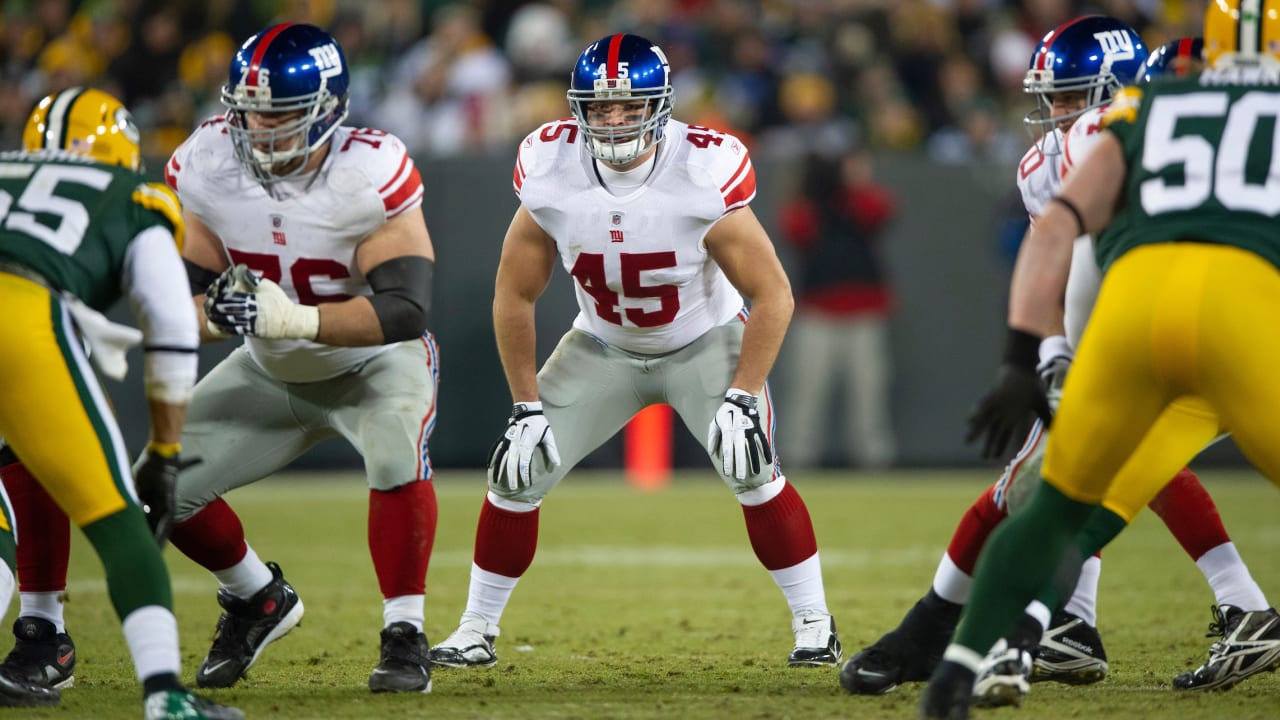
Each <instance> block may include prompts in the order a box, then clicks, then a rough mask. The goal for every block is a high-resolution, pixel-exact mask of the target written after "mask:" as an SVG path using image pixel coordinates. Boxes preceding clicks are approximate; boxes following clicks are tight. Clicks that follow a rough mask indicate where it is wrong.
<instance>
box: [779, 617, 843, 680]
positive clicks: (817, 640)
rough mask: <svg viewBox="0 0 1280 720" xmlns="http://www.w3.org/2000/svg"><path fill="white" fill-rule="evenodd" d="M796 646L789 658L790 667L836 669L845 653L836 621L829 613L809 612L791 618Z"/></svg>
mask: <svg viewBox="0 0 1280 720" xmlns="http://www.w3.org/2000/svg"><path fill="white" fill-rule="evenodd" d="M791 632H793V633H795V636H796V646H795V647H794V648H792V649H791V654H790V655H788V656H787V665H789V666H790V667H834V666H836V665H838V664H839V663H840V657H841V656H842V655H843V654H844V652H843V651H842V650H841V649H840V637H839V636H838V635H836V621H835V619H834V618H832V617H831V616H830V615H828V614H827V613H817V612H808V613H805V614H803V615H797V616H796V617H793V618H791Z"/></svg>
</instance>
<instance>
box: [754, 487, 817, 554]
mask: <svg viewBox="0 0 1280 720" xmlns="http://www.w3.org/2000/svg"><path fill="white" fill-rule="evenodd" d="M774 482H781V481H777V480H775V481H774ZM742 516H743V518H744V519H745V520H746V521H747V537H748V538H750V539H751V549H752V550H755V551H756V557H757V558H759V559H760V563H761V564H762V565H764V566H765V569H766V570H782V569H783V568H789V567H792V566H794V565H798V564H800V563H802V562H804V561H805V560H808V559H809V558H811V557H813V555H814V553H816V552H818V540H817V539H816V538H815V537H814V535H813V521H812V520H810V519H809V508H807V507H805V504H804V500H802V499H801V498H800V493H798V492H796V489H795V487H794V486H792V484H791V483H787V484H786V486H785V487H783V488H782V492H780V493H778V495H777V496H776V497H774V498H773V499H772V500H770V501H769V502H767V503H764V504H763V505H751V506H747V505H743V506H742Z"/></svg>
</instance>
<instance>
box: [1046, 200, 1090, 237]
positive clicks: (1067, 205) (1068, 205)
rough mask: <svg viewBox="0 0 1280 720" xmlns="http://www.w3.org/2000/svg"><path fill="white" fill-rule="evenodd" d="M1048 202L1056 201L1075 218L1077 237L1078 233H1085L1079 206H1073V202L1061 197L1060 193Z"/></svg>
mask: <svg viewBox="0 0 1280 720" xmlns="http://www.w3.org/2000/svg"><path fill="white" fill-rule="evenodd" d="M1049 202H1056V203H1058V204H1059V205H1061V206H1062V207H1064V208H1066V209H1067V210H1068V211H1070V213H1071V216H1072V217H1074V218H1075V219H1076V236H1077V237H1079V236H1080V235H1084V234H1086V231H1085V225H1084V215H1083V214H1082V213H1081V212H1080V208H1078V207H1076V206H1075V203H1073V202H1071V201H1070V200H1068V199H1066V198H1064V197H1062V196H1061V195H1055V196H1054V197H1053V199H1052V200H1050V201H1049Z"/></svg>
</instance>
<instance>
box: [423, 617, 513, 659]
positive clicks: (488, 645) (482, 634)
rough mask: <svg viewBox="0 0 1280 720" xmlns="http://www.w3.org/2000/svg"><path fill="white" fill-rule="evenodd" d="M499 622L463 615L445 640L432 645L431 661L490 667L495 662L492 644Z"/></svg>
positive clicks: (496, 654) (496, 657) (494, 651)
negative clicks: (493, 623) (494, 622)
mask: <svg viewBox="0 0 1280 720" xmlns="http://www.w3.org/2000/svg"><path fill="white" fill-rule="evenodd" d="M498 634H499V633H498V626H497V625H491V624H490V623H488V622H486V621H485V619H484V618H481V617H476V616H474V615H471V616H468V615H465V614H464V615H463V616H462V622H461V623H459V625H458V629H457V630H454V631H453V634H452V635H450V636H449V637H447V638H445V640H444V642H442V643H440V644H439V645H436V646H435V647H433V648H431V655H430V658H431V662H432V664H435V665H444V666H445V667H490V666H492V665H496V664H497V663H498V653H497V651H496V650H495V649H494V647H493V641H494V638H496V637H498Z"/></svg>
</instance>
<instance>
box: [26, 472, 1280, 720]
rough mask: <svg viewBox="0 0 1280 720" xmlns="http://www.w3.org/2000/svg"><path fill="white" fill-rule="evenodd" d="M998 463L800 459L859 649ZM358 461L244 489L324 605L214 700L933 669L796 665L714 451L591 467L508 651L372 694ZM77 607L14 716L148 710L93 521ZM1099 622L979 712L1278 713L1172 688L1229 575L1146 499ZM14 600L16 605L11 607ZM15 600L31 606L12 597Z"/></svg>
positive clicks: (524, 712) (455, 599) (480, 704)
mask: <svg viewBox="0 0 1280 720" xmlns="http://www.w3.org/2000/svg"><path fill="white" fill-rule="evenodd" d="M1203 475H1204V477H1205V481H1206V484H1207V485H1208V486H1209V489H1210V491H1211V492H1212V493H1213V495H1214V497H1215V498H1216V499H1217V501H1218V503H1219V506H1220V509H1221V511H1222V514H1223V517H1224V519H1225V521H1226V522H1227V525H1228V529H1229V530H1230V531H1231V532H1232V535H1233V537H1234V539H1235V541H1236V543H1237V545H1238V546H1239V547H1240V549H1241V551H1242V553H1243V554H1244V555H1245V558H1246V559H1247V560H1249V561H1250V562H1251V566H1252V570H1253V573H1254V577H1255V578H1256V579H1257V580H1258V582H1259V583H1260V584H1261V585H1262V586H1263V588H1264V589H1265V590H1267V591H1269V593H1270V596H1271V598H1272V600H1273V601H1274V600H1275V599H1276V598H1277V597H1280V512H1277V511H1280V493H1278V492H1277V491H1276V490H1275V488H1273V487H1271V486H1270V485H1269V484H1268V483H1266V482H1265V481H1263V480H1262V479H1260V478H1259V477H1257V476H1256V475H1254V474H1252V473H1243V472H1237V471H1225V470H1210V471H1206V472H1204V473H1203ZM991 478H992V473H991V472H990V471H963V472H899V473H892V474H878V475H871V474H863V475H854V474H830V475H820V476H819V475H814V476H806V477H795V478H793V481H794V482H795V483H796V486H797V487H798V488H799V490H800V492H801V494H802V495H803V496H804V498H805V500H806V501H807V503H808V505H809V509H810V512H811V514H812V516H813V519H814V524H815V526H816V528H817V533H818V542H819V547H820V549H821V552H822V559H823V564H824V569H825V573H824V574H825V578H826V586H827V597H828V601H829V603H830V605H831V608H832V611H833V612H834V614H835V616H836V619H837V622H838V626H839V629H840V633H841V638H842V640H843V641H844V644H845V651H846V656H848V655H850V654H852V653H853V652H856V651H857V650H858V649H859V648H860V647H862V646H864V645H866V644H868V643H870V642H872V641H874V640H875V639H876V638H877V637H879V635H880V634H881V633H883V632H884V631H886V630H888V629H889V628H891V627H892V626H894V625H895V624H896V623H897V622H898V620H899V619H900V617H901V615H902V613H903V612H905V610H906V609H907V608H908V607H909V606H910V604H911V603H913V602H914V601H915V600H916V599H917V598H918V597H919V596H920V595H921V594H922V593H923V592H924V591H925V590H926V589H927V588H928V585H929V582H930V580H931V579H932V577H933V571H934V567H935V565H936V563H937V560H938V558H939V556H940V554H941V552H942V550H943V548H944V547H945V544H946V542H947V540H948V538H949V537H950V534H951V531H952V529H953V528H954V527H955V523H956V521H957V520H958V519H959V516H960V514H961V513H962V512H963V511H964V509H965V508H966V507H968V504H969V503H970V502H971V501H972V500H973V498H974V497H976V495H977V494H978V493H979V492H980V491H981V490H982V489H983V488H984V486H985V485H986V484H987V483H989V482H990V481H991ZM482 492H483V480H482V475H481V474H480V473H479V472H452V473H442V474H441V476H440V477H439V478H438V479H437V493H438V495H439V500H440V526H439V532H438V534H437V538H436V546H435V548H436V549H435V554H434V557H433V559H432V563H431V570H430V573H429V574H428V578H427V583H428V595H427V614H426V620H427V628H426V629H427V634H428V637H430V638H431V640H432V641H433V642H434V641H438V640H439V639H441V638H443V637H444V635H446V634H447V633H449V632H450V631H452V629H453V627H454V625H455V623H456V621H457V618H458V615H459V613H460V612H461V610H462V607H463V604H464V603H465V600H466V592H467V577H468V570H469V568H470V563H471V544H472V540H473V538H474V533H475V520H476V516H477V513H478V511H479V507H480V500H481V494H482ZM366 496H367V491H366V490H365V489H364V487H363V483H362V480H361V479H360V478H359V477H358V476H357V475H355V474H344V475H334V476H318V475H302V476H289V477H281V478H273V479H271V480H268V481H265V482H262V483H259V484H257V485H256V486H253V487H250V488H246V489H244V490H240V491H237V492H235V493H233V494H232V495H230V496H229V500H230V501H231V503H232V505H233V507H235V508H236V509H237V510H238V511H239V513H240V515H241V517H242V518H243V520H244V524H245V527H246V530H247V532H248V535H249V539H250V542H251V543H252V544H253V545H254V547H255V548H256V549H257V551H258V552H259V554H260V555H261V556H262V557H263V558H264V559H271V560H276V561H278V562H279V563H280V564H281V566H282V567H283V568H284V570H285V573H286V575H287V577H288V578H289V580H290V581H291V582H292V583H293V585H294V587H296V588H297V590H298V592H299V594H300V595H301V596H302V598H303V601H304V602H305V604H306V608H307V611H306V618H305V620H304V621H303V624H302V625H301V626H300V627H299V628H298V629H297V630H295V631H294V632H293V633H292V634H291V635H289V636H288V637H287V638H285V639H283V640H282V641H280V642H279V643H277V644H275V645H273V646H271V647H270V648H269V649H268V650H267V651H266V652H265V653H264V654H263V656H262V658H261V659H260V660H259V662H258V664H257V665H255V667H254V668H253V670H252V671H251V672H250V677H249V678H248V679H246V680H244V681H242V682H241V683H240V684H239V685H238V686H237V687H236V688H234V689H231V690H226V691H221V692H219V693H217V695H216V696H215V697H216V698H217V699H219V700H222V701H225V702H228V703H232V704H235V705H237V706H239V707H241V708H242V709H243V710H245V711H246V713H247V714H248V716H249V717H250V718H418V717H424V718H425V717H432V718H448V719H449V720H460V719H462V718H521V719H543V718H545V719H550V718H557V719H560V718H591V719H595V718H619V719H629V718H681V719H686V718H688V719H697V718H733V719H735V720H736V719H738V718H744V719H755V720H765V719H769V720H781V719H783V718H794V719H796V720H818V719H820V718H914V717H915V706H916V701H917V699H918V696H919V691H920V688H921V686H919V685H912V686H906V687H903V688H900V689H898V690H897V691H895V692H893V693H892V694H890V695H887V696H884V697H870V698H868V697H853V696H849V695H847V694H845V693H844V691H843V690H841V689H840V687H839V685H838V683H837V681H836V671H835V670H829V669H821V670H813V669H789V668H787V667H786V665H785V658H786V654H787V652H788V651H789V650H790V648H791V644H792V637H791V632H790V617H789V614H788V613H787V610H786V605H785V603H784V602H783V599H782V596H781V593H780V592H779V591H778V590H777V588H776V587H775V586H774V585H773V583H772V581H771V580H770V579H769V576H768V575H767V573H765V572H764V570H763V569H761V568H760V566H759V565H758V564H757V562H756V560H755V557H754V555H753V554H752V553H751V550H750V548H749V546H748V543H747V539H746V533H745V530H744V528H743V524H742V513H741V512H740V511H739V509H738V507H737V504H736V503H735V502H734V501H733V499H732V498H731V497H730V496H729V494H728V492H727V491H726V490H725V489H724V487H723V486H722V485H721V484H720V483H719V482H718V481H717V480H714V479H713V478H712V476H711V474H710V473H709V472H707V473H691V474H686V475H681V476H678V477H677V478H676V480H675V482H674V483H673V485H672V486H671V487H670V488H669V489H667V490H665V491H663V492H660V493H656V494H639V493H636V492H633V491H631V490H629V489H628V488H627V487H626V486H625V485H624V484H623V483H622V481H621V480H620V476H619V475H618V474H615V473H595V474H592V473H588V472H581V473H576V474H574V475H572V476H570V479H569V481H568V482H566V483H564V484H563V485H562V486H561V487H559V488H558V489H557V490H556V492H555V493H553V494H552V496H551V498H550V499H549V501H548V502H547V503H546V505H545V507H544V509H543V512H542V520H541V523H542V533H541V537H540V540H539V548H538V555H537V558H536V559H535V561H534V564H533V567H532V569H531V570H530V571H529V573H528V574H527V575H526V576H525V578H524V579H523V581H522V582H521V584H520V586H519V587H518V588H517V590H516V593H515V596H514V598H513V600H512V603H511V606H510V607H509V609H508V611H507V613H506V615H505V616H504V617H503V622H502V627H503V635H502V637H501V638H500V639H499V641H498V653H499V657H500V660H499V664H498V666H497V667H495V668H490V669H483V670H470V671H462V670H449V669H438V670H437V671H436V672H435V674H434V684H435V688H434V691H433V692H432V694H430V695H426V696H423V695H414V696H385V695H379V696H375V695H373V694H371V693H369V692H368V690H367V689H366V686H365V682H366V679H367V678H368V674H369V671H370V670H371V669H372V667H373V665H374V664H375V663H376V662H377V656H378V630H379V629H380V628H381V602H380V600H381V598H380V595H379V593H378V587H377V582H376V580H375V578H374V575H373V570H372V567H371V563H370V562H369V558H368V550H367V548H366V544H365V508H366ZM75 542H76V545H75V549H74V557H73V559H72V567H71V587H70V603H69V604H68V606H67V621H68V628H69V630H70V631H71V633H72V634H73V637H74V638H75V640H76V644H77V648H78V651H79V653H80V659H79V665H78V667H77V669H76V687H75V688H73V689H70V690H68V691H66V692H65V693H64V698H63V703H62V705H61V706H60V707H58V708H53V709H47V710H42V711H32V710H26V709H24V710H21V711H12V710H11V711H5V710H4V709H0V718H4V717H22V718H28V717H32V718H103V719H108V718H136V717H138V716H139V715H140V713H141V707H140V699H139V690H138V688H137V685H136V684H135V682H134V679H133V673H132V667H131V665H130V664H129V660H128V655H127V653H126V652H125V648H124V643H123V639H122V637H121V635H120V632H119V626H118V624H117V622H116V619H115V617H114V616H113V614H112V613H111V611H110V605H109V603H108V601H107V597H106V591H105V585H104V584H103V582H102V573H101V569H100V566H99V565H98V564H97V559H96V557H95V556H94V555H93V554H92V552H91V551H90V550H89V548H88V546H87V545H86V544H85V543H83V542H82V538H80V537H79V536H77V537H76V539H75ZM168 557H169V561H170V567H171V569H172V574H173V583H174V590H175V601H176V612H177V616H178V622H179V628H180V631H181V634H182V647H183V663H184V677H185V678H186V679H187V680H188V681H191V678H192V676H193V674H194V671H195V667H196V666H197V664H198V663H199V662H200V660H201V659H202V658H203V656H204V653H205V651H206V650H207V649H208V641H209V638H210V637H211V634H212V631H213V626H214V622H215V621H216V619H217V616H218V609H217V606H216V604H215V603H214V591H215V589H216V586H215V583H214V581H213V579H212V578H211V577H210V576H209V575H208V574H207V573H205V572H204V571H203V570H201V569H200V568H199V567H198V566H196V565H194V564H193V563H191V562H190V561H188V560H186V559H185V558H184V557H182V556H181V555H180V554H178V553H177V552H176V551H173V550H170V551H169V556H168ZM1103 568H1104V570H1103V575H1102V582H1101V589H1100V620H1099V625H1100V629H1101V630H1102V633H1103V637H1104V640H1105V641H1106V644H1107V651H1108V655H1109V656H1110V660H1111V666H1112V673H1111V676H1110V677H1108V678H1107V680H1106V681H1105V682H1103V683H1101V684H1099V685H1095V686H1092V687H1086V688H1067V687H1063V686H1054V685H1044V684H1039V685H1035V686H1033V689H1032V695H1031V697H1030V698H1029V699H1028V702H1027V703H1025V704H1024V705H1023V707H1022V708H1020V709H1016V710H1013V709H1004V710H996V711H982V710H975V711H974V717H979V718H982V717H987V718H994V719H996V720H1001V719H1009V720H1013V719H1015V718H1023V719H1027V718H1069V717H1087V718H1090V719H1091V720H1102V719H1104V718H1231V719H1232V720H1244V719H1246V718H1259V719H1261V718H1277V717H1280V675H1276V674H1272V675H1264V676H1261V677H1256V678H1253V679H1251V680H1249V681H1247V682H1246V683H1244V684H1243V685H1241V686H1239V687H1237V688H1236V689H1234V690H1232V691H1230V692H1227V693H1220V694H1213V695H1203V694H1197V695H1185V694H1175V693H1174V692H1173V691H1171V690H1170V689H1169V679H1170V677H1171V676H1172V675H1174V674H1175V673H1177V672H1180V671H1182V670H1184V669H1188V668H1191V667H1194V666H1195V665H1198V664H1199V663H1200V662H1201V661H1202V660H1203V658H1204V654H1205V651H1206V648H1207V647H1208V640H1206V639H1205V638H1204V637H1203V634H1204V631H1205V629H1206V626H1207V624H1208V622H1209V620H1210V616H1209V612H1208V608H1209V605H1210V604H1211V603H1212V602H1213V596H1212V595H1211V593H1210V592H1209V590H1208V589H1207V586H1206V585H1205V583H1204V582H1203V580H1202V578H1201V575H1200V573H1199V572H1198V571H1197V570H1196V568H1195V566H1194V565H1193V564H1192V563H1191V562H1190V561H1189V560H1188V559H1187V558H1186V556H1185V555H1184V554H1183V553H1182V552H1181V550H1180V549H1179V548H1178V546H1177V544H1176V543H1175V542H1174V541H1173V539H1172V538H1171V537H1170V536H1169V535H1168V533H1167V532H1166V531H1165V530H1164V528H1163V526H1162V525H1161V524H1160V523H1159V521H1158V520H1156V519H1155V518H1153V517H1152V516H1151V515H1150V514H1149V513H1147V514H1144V515H1143V516H1142V517H1141V518H1139V520H1138V522H1136V523H1135V525H1134V527H1132V528H1131V529H1130V530H1129V531H1128V532H1126V533H1125V534H1124V535H1122V536H1121V538H1120V539H1119V540H1118V541H1117V542H1116V543H1115V544H1113V545H1112V547H1110V548H1108V551H1107V553H1106V554H1105V559H1104V562H1103ZM14 609H15V610H16V603H15V605H14ZM8 619H9V620H10V621H11V620H12V612H11V613H10V615H9V616H8Z"/></svg>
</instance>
